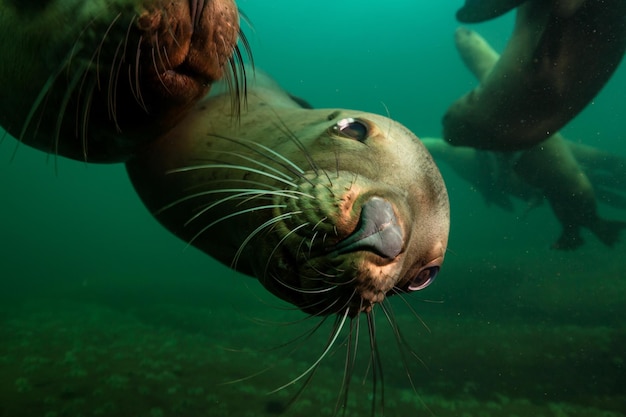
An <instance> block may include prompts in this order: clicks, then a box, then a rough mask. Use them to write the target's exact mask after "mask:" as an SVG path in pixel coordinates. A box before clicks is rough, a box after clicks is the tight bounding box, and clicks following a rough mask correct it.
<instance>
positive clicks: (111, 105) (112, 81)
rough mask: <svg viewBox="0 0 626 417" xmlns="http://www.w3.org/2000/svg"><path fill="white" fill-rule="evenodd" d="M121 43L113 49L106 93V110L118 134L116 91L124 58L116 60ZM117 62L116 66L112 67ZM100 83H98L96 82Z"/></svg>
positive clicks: (119, 129)
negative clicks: (113, 53)
mask: <svg viewBox="0 0 626 417" xmlns="http://www.w3.org/2000/svg"><path fill="white" fill-rule="evenodd" d="M122 45H123V41H120V42H118V44H117V48H115V55H114V56H113V62H112V63H111V70H110V73H109V89H108V91H107V109H108V111H109V119H110V120H112V121H113V123H114V124H115V129H116V130H117V131H118V132H120V131H121V130H122V129H121V128H120V125H119V123H118V120H117V91H118V84H119V79H120V73H121V71H122V65H123V64H124V58H123V57H121V58H120V59H119V60H118V59H117V57H118V55H119V52H120V50H121V48H122ZM116 62H117V66H116V65H114V64H115V63H116ZM98 82H100V81H98Z"/></svg>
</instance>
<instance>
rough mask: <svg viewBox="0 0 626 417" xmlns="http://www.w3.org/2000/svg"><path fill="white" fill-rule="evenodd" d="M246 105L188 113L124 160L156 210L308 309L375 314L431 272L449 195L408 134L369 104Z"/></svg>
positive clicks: (443, 236)
mask: <svg viewBox="0 0 626 417" xmlns="http://www.w3.org/2000/svg"><path fill="white" fill-rule="evenodd" d="M249 100H252V101H254V99H253V98H252V97H249ZM249 106H255V107H256V110H255V111H252V112H251V113H249V114H242V119H241V120H240V121H239V122H238V123H235V122H228V123H222V124H218V125H216V124H211V123H208V126H207V125H206V124H203V125H202V126H197V124H195V125H196V126H195V128H194V129H196V130H194V131H193V132H190V131H189V129H190V127H189V126H193V125H194V122H193V121H190V120H189V119H191V118H193V114H192V115H191V118H188V119H187V121H186V122H185V123H184V124H181V127H180V128H179V129H175V130H174V131H173V132H172V133H171V134H169V135H168V136H170V138H169V139H165V140H163V141H159V142H158V143H155V144H154V145H153V146H151V150H150V152H148V153H146V154H143V155H140V156H139V157H137V158H135V159H133V160H131V161H129V162H128V164H127V167H128V170H129V174H130V177H131V180H132V181H133V183H134V185H135V188H136V190H137V191H138V193H139V194H140V196H141V197H142V199H143V201H144V202H145V203H146V205H147V206H148V208H149V209H150V210H151V211H152V212H153V213H154V214H155V216H156V217H157V219H158V220H159V221H161V222H162V223H163V224H164V225H165V226H166V227H167V228H169V229H170V230H171V231H173V232H174V233H175V234H177V235H178V236H180V237H181V238H182V239H184V240H185V241H187V242H190V243H191V244H192V245H194V246H196V247H198V248H200V249H201V250H203V251H204V252H206V253H208V254H209V255H211V256H213V257H215V258H217V259H218V260H220V261H222V262H224V263H225V264H227V265H230V266H232V267H234V268H236V269H238V270H239V271H241V272H244V273H246V274H249V275H252V276H255V277H257V278H258V279H259V280H260V282H261V283H262V284H263V285H264V286H265V287H266V288H267V289H269V290H270V291H271V292H273V293H274V294H276V295H278V296H279V297H281V298H282V299H284V300H286V301H289V302H290V303H292V304H294V305H296V306H298V307H299V308H300V309H302V310H303V311H306V312H309V313H312V314H316V315H326V314H333V313H346V314H349V315H351V316H354V315H356V314H357V313H359V312H369V311H370V310H371V308H372V306H373V305H375V304H376V303H380V302H382V301H383V299H384V298H385V296H387V295H391V294H394V293H397V292H404V291H412V290H418V289H421V288H423V287H425V286H426V285H428V284H429V283H430V282H431V281H432V280H433V279H434V277H435V276H436V275H437V272H438V271H439V268H440V266H441V263H442V262H443V258H444V253H445V248H446V245H447V238H448V228H449V206H448V196H447V192H446V189H445V185H444V183H443V180H442V178H441V175H440V174H439V171H438V169H437V168H436V166H435V164H434V162H433V160H432V158H431V157H430V154H429V153H428V152H427V150H426V149H425V147H424V146H423V145H422V144H421V142H420V141H419V140H418V139H417V138H416V137H415V136H414V135H413V134H412V133H411V132H409V131H408V130H407V129H406V128H404V127H403V126H401V125H400V124H398V123H396V122H394V121H392V120H390V119H387V118H385V117H382V116H378V115H374V114H369V113H363V112H355V111H347V110H305V109H276V110H269V108H267V107H263V105H259V104H255V103H249ZM205 112H208V114H211V115H212V116H213V120H216V119H218V120H219V119H220V118H219V117H218V116H219V115H217V114H216V112H215V110H211V109H210V108H209V109H206V110H205V109H203V110H200V111H199V114H204V113H205ZM199 119H201V120H208V119H209V117H207V116H206V115H205V116H198V117H196V118H195V120H199ZM221 120H223V119H221Z"/></svg>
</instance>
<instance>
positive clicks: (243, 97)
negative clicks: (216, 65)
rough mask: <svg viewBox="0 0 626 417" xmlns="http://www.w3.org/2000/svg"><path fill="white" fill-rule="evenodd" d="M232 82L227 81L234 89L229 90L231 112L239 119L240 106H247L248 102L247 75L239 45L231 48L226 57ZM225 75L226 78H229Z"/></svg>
mask: <svg viewBox="0 0 626 417" xmlns="http://www.w3.org/2000/svg"><path fill="white" fill-rule="evenodd" d="M228 63H229V68H230V71H229V72H228V74H231V76H230V77H232V82H230V83H229V85H230V86H231V87H234V90H231V102H230V109H231V113H232V114H234V115H235V118H236V119H237V120H239V118H240V116H241V106H242V105H244V106H246V107H247V103H248V99H247V97H248V77H247V74H246V66H245V63H244V59H243V56H242V54H241V50H240V49H239V47H237V46H235V48H233V54H232V55H231V57H230V58H229V59H228ZM230 77H227V78H230Z"/></svg>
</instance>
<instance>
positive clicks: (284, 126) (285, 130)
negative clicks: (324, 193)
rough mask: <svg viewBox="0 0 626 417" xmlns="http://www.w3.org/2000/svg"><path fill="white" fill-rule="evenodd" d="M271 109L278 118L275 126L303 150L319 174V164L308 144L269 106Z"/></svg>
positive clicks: (309, 162) (316, 173)
mask: <svg viewBox="0 0 626 417" xmlns="http://www.w3.org/2000/svg"><path fill="white" fill-rule="evenodd" d="M269 110H270V111H271V112H272V113H274V115H275V116H276V119H277V120H278V122H279V123H278V124H276V123H274V126H275V127H276V128H277V129H278V130H279V131H281V132H283V133H284V134H285V135H286V136H287V138H288V139H289V140H291V142H292V143H293V144H294V145H296V147H298V149H300V151H302V154H303V155H304V157H305V158H306V160H307V162H308V164H309V167H310V168H311V169H312V170H313V172H315V175H319V166H318V165H317V164H316V163H315V160H314V159H313V157H312V155H311V153H310V152H309V150H308V149H307V148H306V146H305V145H304V144H303V143H302V141H301V140H300V139H299V138H298V136H296V134H295V133H294V132H293V131H292V130H291V129H290V128H289V126H287V124H286V123H285V121H284V120H283V119H282V118H281V117H280V116H279V115H278V113H277V112H276V110H275V109H273V108H271V107H270V108H269Z"/></svg>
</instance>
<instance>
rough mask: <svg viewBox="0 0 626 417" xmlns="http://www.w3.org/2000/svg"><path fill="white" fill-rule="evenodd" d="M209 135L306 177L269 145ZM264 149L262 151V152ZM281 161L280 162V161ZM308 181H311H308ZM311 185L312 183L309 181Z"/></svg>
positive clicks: (297, 175) (300, 176) (298, 168)
mask: <svg viewBox="0 0 626 417" xmlns="http://www.w3.org/2000/svg"><path fill="white" fill-rule="evenodd" d="M211 136H213V137H215V138H219V139H224V140H228V141H230V142H233V143H236V144H238V145H240V146H241V147H243V148H246V149H248V150H250V151H252V152H254V153H255V154H257V155H259V156H261V157H263V158H266V159H268V160H270V161H272V162H274V163H276V164H277V165H279V166H281V167H283V168H285V169H286V170H287V171H288V172H291V173H292V174H293V175H295V176H296V177H299V178H304V179H305V180H307V179H306V177H304V176H303V175H304V171H303V170H302V169H301V168H300V167H298V166H297V165H296V164H294V163H293V162H292V161H290V160H289V159H288V158H286V157H285V156H283V155H281V154H280V153H278V152H276V151H275V150H273V149H270V148H269V147H267V146H265V145H263V144H261V143H258V142H255V141H252V140H248V139H241V138H232V137H228V136H222V135H218V134H212V135H211ZM255 148H260V149H261V150H259V149H255ZM262 151H264V152H262ZM281 161H282V162H281ZM307 181H309V180H307ZM309 183H311V182H310V181H309ZM311 185H312V183H311Z"/></svg>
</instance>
